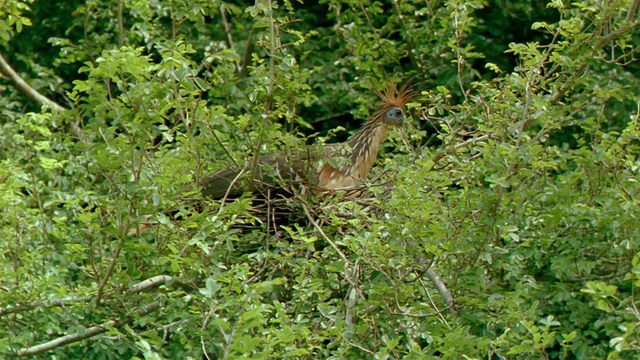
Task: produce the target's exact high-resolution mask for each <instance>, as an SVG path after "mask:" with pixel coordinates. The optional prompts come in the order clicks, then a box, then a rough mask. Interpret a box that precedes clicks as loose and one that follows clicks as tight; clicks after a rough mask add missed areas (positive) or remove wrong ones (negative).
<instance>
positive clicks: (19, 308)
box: [0, 275, 194, 317]
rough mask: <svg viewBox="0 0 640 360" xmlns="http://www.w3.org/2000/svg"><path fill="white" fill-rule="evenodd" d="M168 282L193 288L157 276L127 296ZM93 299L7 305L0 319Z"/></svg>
mask: <svg viewBox="0 0 640 360" xmlns="http://www.w3.org/2000/svg"><path fill="white" fill-rule="evenodd" d="M169 282H173V285H175V286H176V287H179V288H181V289H183V290H185V291H193V290H194V289H193V287H192V286H190V285H187V284H184V283H181V282H179V281H177V280H176V279H175V278H174V277H172V276H169V275H157V276H154V277H152V278H149V279H147V280H143V281H141V282H139V283H137V284H135V285H133V286H132V287H131V288H130V289H129V291H128V292H127V294H128V295H133V294H137V293H140V292H143V291H147V290H150V289H152V288H155V287H158V286H160V285H163V284H167V283H169ZM92 299H93V296H82V297H66V298H61V299H52V300H47V301H43V302H38V303H32V304H25V305H20V304H16V305H13V306H12V305H8V306H5V307H2V308H0V317H2V316H4V315H9V314H16V313H21V312H25V311H28V310H32V309H36V308H48V307H64V306H66V305H70V304H75V303H81V302H89V301H91V300H92Z"/></svg>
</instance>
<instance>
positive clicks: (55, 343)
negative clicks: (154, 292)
mask: <svg viewBox="0 0 640 360" xmlns="http://www.w3.org/2000/svg"><path fill="white" fill-rule="evenodd" d="M159 308H160V302H159V301H156V302H153V303H151V304H149V305H146V306H144V307H142V308H140V309H138V310H135V311H134V312H133V314H134V315H137V316H138V317H140V316H145V315H147V314H149V313H151V312H153V311H156V310H158V309H159ZM132 320H133V317H132V316H131V315H128V316H126V317H124V318H122V319H119V320H111V321H107V322H105V323H102V324H100V325H96V326H92V327H90V328H87V329H85V330H84V331H83V332H82V333H80V332H77V333H73V334H69V335H65V336H61V337H59V338H57V339H53V340H51V341H47V342H45V343H42V344H40V345H36V346H31V347H28V348H23V349H20V350H18V356H29V355H36V354H40V353H43V352H45V351H49V350H53V349H55V348H58V347H60V346H64V345H67V344H71V343H74V342H78V341H82V340H85V339H88V338H90V337H93V336H96V335H100V334H102V333H105V332H107V331H109V329H110V328H119V327H122V326H123V325H126V324H128V323H130V322H131V321H132Z"/></svg>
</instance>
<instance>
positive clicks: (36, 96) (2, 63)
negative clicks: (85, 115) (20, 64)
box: [0, 53, 85, 139]
mask: <svg viewBox="0 0 640 360" xmlns="http://www.w3.org/2000/svg"><path fill="white" fill-rule="evenodd" d="M0 74H2V75H4V76H6V77H7V78H8V79H9V81H10V82H11V83H12V84H13V86H15V87H16V88H17V89H18V91H20V92H21V93H22V94H24V95H25V96H26V97H27V98H28V99H29V100H30V101H32V102H34V103H36V104H38V105H39V106H40V107H42V106H47V107H49V108H51V109H52V110H53V111H54V112H56V113H60V112H63V111H64V110H66V109H65V108H64V107H62V106H61V105H60V104H58V103H57V102H55V101H53V100H51V99H49V98H48V97H46V96H44V95H42V94H40V93H39V92H38V91H37V90H36V89H34V88H32V87H31V86H29V84H27V82H26V81H24V79H23V78H22V77H20V75H18V73H16V72H15V70H13V68H12V67H11V65H9V63H7V61H6V60H5V59H4V57H3V56H2V53H0ZM69 128H70V130H71V131H72V132H73V134H74V135H75V136H77V137H78V138H79V139H84V138H85V136H84V132H83V131H82V129H81V128H80V125H79V124H78V122H77V121H69Z"/></svg>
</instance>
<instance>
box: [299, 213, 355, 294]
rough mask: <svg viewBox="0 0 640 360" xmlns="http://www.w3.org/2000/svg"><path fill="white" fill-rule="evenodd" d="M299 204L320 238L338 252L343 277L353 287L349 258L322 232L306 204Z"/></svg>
mask: <svg viewBox="0 0 640 360" xmlns="http://www.w3.org/2000/svg"><path fill="white" fill-rule="evenodd" d="M301 204H302V209H303V210H304V213H305V215H307V218H308V219H309V221H310V222H311V224H312V225H313V227H314V228H316V230H317V231H318V232H319V233H320V235H321V236H322V238H323V239H324V240H325V241H326V242H328V243H329V245H330V246H331V247H332V248H333V250H335V252H336V253H337V254H338V256H340V258H341V259H342V261H344V272H345V278H346V280H347V282H349V284H351V286H353V287H354V288H355V287H356V284H355V282H354V281H353V279H351V274H350V270H349V268H350V267H351V262H350V261H349V259H347V257H346V256H345V255H344V253H343V252H342V251H340V249H339V248H338V246H337V245H336V244H335V243H334V242H333V241H332V240H331V239H329V237H328V236H327V234H325V233H324V231H323V230H322V228H321V227H320V225H318V222H316V220H315V219H314V218H313V216H311V213H310V212H309V208H308V207H307V204H306V203H304V201H301Z"/></svg>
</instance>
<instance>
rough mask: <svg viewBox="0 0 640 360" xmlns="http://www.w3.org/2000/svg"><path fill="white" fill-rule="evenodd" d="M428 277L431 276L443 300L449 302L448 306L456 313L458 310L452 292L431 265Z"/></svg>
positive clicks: (430, 278)
mask: <svg viewBox="0 0 640 360" xmlns="http://www.w3.org/2000/svg"><path fill="white" fill-rule="evenodd" d="M427 277H429V280H431V282H432V283H433V285H435V287H436V290H438V293H439V294H440V296H442V300H444V303H445V304H447V307H448V308H449V309H451V313H452V314H453V315H455V314H456V310H455V309H454V307H453V296H451V292H450V291H449V289H448V288H447V286H446V285H445V284H444V282H442V279H440V276H438V274H436V271H435V270H433V267H431V266H430V267H429V268H428V269H427Z"/></svg>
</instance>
